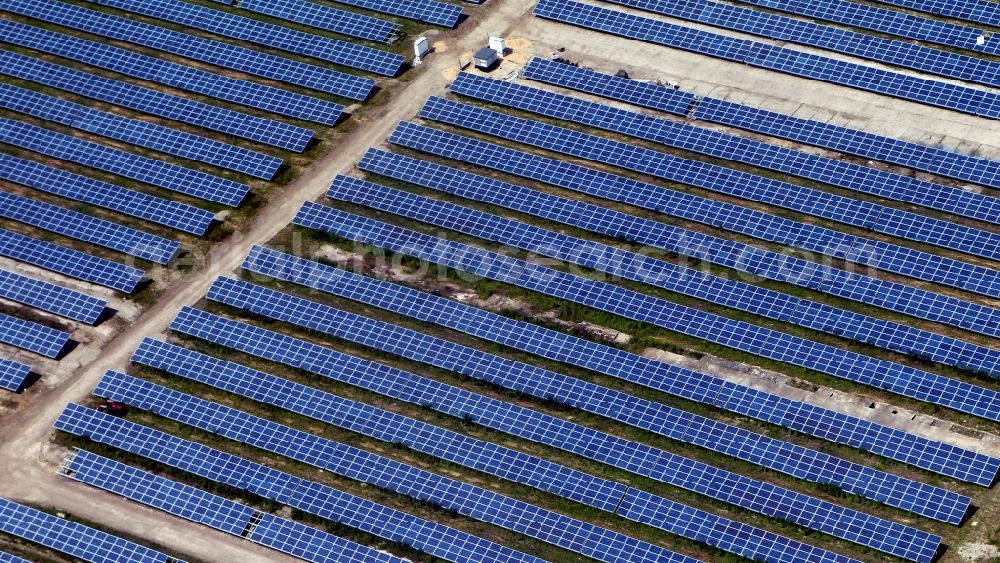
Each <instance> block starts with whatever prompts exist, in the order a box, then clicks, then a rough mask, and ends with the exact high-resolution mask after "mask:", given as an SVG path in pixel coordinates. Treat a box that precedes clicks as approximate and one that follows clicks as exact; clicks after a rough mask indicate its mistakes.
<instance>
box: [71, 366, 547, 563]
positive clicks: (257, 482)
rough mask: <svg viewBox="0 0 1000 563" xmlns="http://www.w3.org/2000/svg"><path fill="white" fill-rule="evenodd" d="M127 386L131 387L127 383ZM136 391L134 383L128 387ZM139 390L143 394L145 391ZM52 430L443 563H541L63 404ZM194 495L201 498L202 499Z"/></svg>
mask: <svg viewBox="0 0 1000 563" xmlns="http://www.w3.org/2000/svg"><path fill="white" fill-rule="evenodd" d="M112 377H113V378H116V379H119V378H122V377H125V378H127V376H121V375H120V374H115V373H114V372H109V373H108V375H107V376H106V379H105V381H111V379H110V378H112ZM128 380H129V381H133V380H132V379H131V378H128ZM136 383H142V382H138V381H136ZM143 385H147V386H148V385H149V384H143ZM218 408H224V407H221V406H220V407H218ZM230 410H231V409H230ZM275 426H277V425H275ZM56 428H57V429H59V430H62V431H64V432H69V433H71V434H76V435H81V436H87V437H88V438H90V439H91V440H94V441H96V442H100V443H104V444H108V445H112V446H114V447H117V448H119V449H122V450H125V451H129V452H132V453H136V454H138V455H142V456H144V457H147V458H149V459H153V460H155V461H159V462H161V463H165V464H167V465H169V466H171V467H176V468H178V469H181V470H184V471H187V472H189V473H192V474H194V475H198V476H200V477H203V478H206V479H209V480H212V481H215V482H218V483H222V484H226V485H230V486H233V487H236V488H237V489H239V490H245V491H247V492H250V493H253V494H255V495H259V496H262V497H265V498H268V499H272V500H276V501H278V502H280V503H282V504H285V505H288V506H291V507H294V508H298V509H299V510H302V511H304V512H306V513H309V514H314V515H317V516H320V517H321V518H325V519H327V520H331V521H333V522H337V523H341V524H344V525H346V526H350V527H352V528H356V529H359V530H363V531H365V532H368V533H371V534H373V535H375V536H377V537H381V538H385V539H387V540H389V541H395V542H399V543H402V544H405V545H409V546H411V547H413V548H414V549H418V550H420V551H423V552H425V553H428V554H431V555H434V556H437V557H440V558H442V559H444V560H446V561H456V562H459V561H490V560H495V561H510V562H512V563H516V562H521V561H523V562H526V563H541V560H540V559H538V558H535V557H532V556H530V555H525V554H523V553H520V552H518V551H515V550H513V549H510V548H507V547H504V546H501V545H498V544H495V543H493V542H490V541H487V540H483V539H480V538H477V537H475V536H471V535H469V534H466V533H464V532H460V531H458V530H455V529H453V528H449V527H447V526H444V525H441V524H438V523H436V522H431V521H427V520H423V519H420V518H417V517H415V516H411V515H410V514H407V513H405V512H401V511H398V510H394V509H391V508H388V507H386V506H384V505H381V504H377V503H374V502H371V501H368V500H366V499H363V498H360V497H356V496H354V495H350V494H348V493H344V492H341V491H338V490H336V489H333V488H331V487H327V486H324V485H321V484H319V483H314V482H311V481H307V480H305V479H302V478H299V477H294V476H292V475H289V474H287V473H282V472H280V471H276V470H274V469H271V468H269V467H266V466H263V465H261V464H258V463H253V462H251V461H247V460H245V459H242V458H239V457H236V456H233V455H231V454H227V453H224V452H221V451H218V450H215V449H212V448H209V447H207V446H204V445H201V444H198V443H195V442H190V441H187V440H182V439H180V438H177V437H175V436H171V435H170V434H166V433H164V432H160V431H158V430H154V429H152V428H147V427H145V426H142V425H140V424H136V423H133V422H128V421H125V420H122V419H119V418H116V417H113V416H110V415H107V414H104V413H100V412H97V411H93V410H90V409H87V408H84V407H81V406H79V405H75V404H70V405H69V406H67V408H66V409H65V410H64V411H63V413H62V415H60V417H59V419H58V420H57V421H56ZM274 437H275V438H279V437H280V438H282V439H284V440H285V442H286V443H288V444H287V445H288V446H289V447H290V448H296V447H302V446H303V444H301V443H300V442H290V440H291V438H290V437H288V436H285V435H279V436H274ZM149 439H155V440H157V442H156V443H158V444H160V445H161V447H160V448H143V447H142V443H143V442H142V440H149ZM329 461H330V462H331V463H335V462H337V461H338V459H337V458H332V459H330V460H329ZM342 463H344V464H345V466H346V465H350V464H352V463H357V462H356V460H353V459H344V460H342ZM244 476H253V478H250V479H247V478H244ZM128 490H129V489H128V488H126V487H123V488H122V489H121V490H117V489H116V491H115V492H118V494H126V493H127V491H128ZM196 494H198V495H199V496H201V495H203V494H205V493H196ZM215 498H217V497H215ZM229 506H230V507H233V508H234V509H235V510H233V511H232V513H233V516H229V517H227V519H226V520H224V521H222V522H221V524H222V525H221V526H219V527H220V529H222V530H223V531H227V532H229V533H233V534H242V532H243V531H244V530H245V529H246V525H245V522H247V520H244V515H246V516H251V515H252V511H251V510H250V509H249V508H248V507H242V505H235V504H230V505H229ZM189 514H191V516H192V517H197V516H198V514H199V513H198V512H197V511H191V512H190V513H189ZM185 517H188V516H185ZM196 521H198V520H196ZM263 523H264V522H263V521H262V524H263ZM257 529H258V530H260V533H259V534H251V535H250V539H251V541H261V540H264V541H266V540H268V539H269V537H268V536H264V534H266V533H267V531H268V530H272V531H275V530H280V529H281V528H280V527H277V526H273V527H272V526H265V527H263V528H257ZM272 541H273V540H272Z"/></svg>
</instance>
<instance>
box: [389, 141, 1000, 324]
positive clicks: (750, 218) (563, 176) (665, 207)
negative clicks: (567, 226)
mask: <svg viewBox="0 0 1000 563" xmlns="http://www.w3.org/2000/svg"><path fill="white" fill-rule="evenodd" d="M389 140H390V142H392V143H395V144H397V145H401V146H405V147H408V148H412V149H416V150H420V151H423V152H426V153H431V154H435V155H438V156H444V157H448V158H452V159H456V160H460V161H462V162H469V163H473V164H476V165H479V166H484V167H486V168H490V169H494V170H499V171H502V172H506V173H509V174H513V175H516V176H521V177H525V178H529V179H532V180H536V181H539V182H544V183H546V184H550V185H554V186H557V187H560V188H565V189H568V190H573V191H578V192H581V193H585V194H589V195H592V196H595V197H599V198H603V199H607V200H611V201H616V202H621V203H627V204H629V205H633V206H636V207H639V208H643V209H649V210H652V211H656V212H659V213H664V214H666V215H669V216H674V217H680V218H683V219H688V220H692V221H696V222H699V223H703V224H706V225H710V226H712V227H716V228H719V229H723V230H726V231H732V232H738V233H742V234H747V235H750V236H753V237H757V238H761V239H764V240H781V241H787V242H790V243H794V242H795V240H797V239H794V238H793V239H791V240H789V238H788V237H787V236H785V235H784V233H786V232H796V231H794V230H793V229H792V228H791V226H792V224H791V223H789V222H788V221H787V220H786V219H783V218H781V217H777V216H775V215H769V214H766V213H761V212H759V211H757V210H754V209H749V208H745V207H739V206H736V205H733V204H730V203H727V202H720V201H714V200H711V199H707V198H702V197H698V196H694V195H690V194H687V193H684V192H680V191H672V190H668V189H666V188H663V187H661V186H657V185H653V184H648V183H644V182H640V181H637V180H633V179H631V178H625V177H622V176H617V175H614V174H610V173H607V172H603V171H598V170H594V169H591V168H586V167H583V166H580V165H577V164H572V163H569V162H566V161H560V160H553V159H550V158H544V157H541V156H538V155H536V154H532V153H527V152H523V151H516V150H513V149H510V148H507V147H502V146H500V145H496V144H491V143H486V142H483V141H479V140H476V139H470V138H468V137H463V136H460V135H455V134H453V133H448V132H445V131H440V130H437V129H431V128H429V127H424V126H421V125H416V124H413V123H409V122H405V121H404V122H400V123H399V124H398V125H397V126H396V129H395V131H393V133H392V135H391V136H390V137H389ZM658 228H659V229H661V230H662V229H667V228H668V227H667V226H665V225H662V226H658ZM669 232H673V233H676V234H675V236H673V237H663V238H662V239H661V240H659V241H658V244H659V245H663V246H669V247H670V248H671V250H672V251H673V252H677V253H678V254H680V255H682V256H691V257H695V258H698V259H699V260H703V261H706V262H711V263H714V264H719V265H722V266H726V267H728V268H733V269H735V270H738V271H742V272H747V273H752V274H754V275H758V276H761V277H764V278H768V279H774V280H778V281H781V282H784V283H790V284H793V285H798V286H801V287H807V288H809V289H812V290H814V291H819V292H822V293H827V294H830V295H836V296H838V297H843V298H846V299H851V300H854V301H857V302H860V303H864V304H866V305H873V306H876V307H881V308H884V309H888V310H892V311H897V312H900V313H904V314H907V315H912V316H915V317H918V318H923V319H928V320H933V321H936V322H941V323H945V324H950V325H953V326H958V327H961V328H965V329H968V330H972V331H974V332H979V333H982V334H987V335H990V336H1000V311H998V310H996V309H991V308H989V307H984V306H981V305H978V304H975V303H971V302H968V301H962V300H960V299H957V298H954V297H951V296H946V295H943V294H938V293H932V292H929V291H925V290H922V289H918V288H915V287H912V286H908V285H904V284H900V283H896V282H892V281H887V280H881V279H878V278H874V277H868V276H865V275H861V274H858V273H855V272H851V271H847V270H841V269H837V268H833V267H831V266H827V265H821V264H817V263H816V262H811V261H807V260H804V259H801V258H796V257H792V256H788V255H787V254H783V253H777V252H771V251H768V250H763V249H761V248H757V247H754V246H749V245H746V244H743V243H739V242H734V241H731V240H726V239H723V238H718V237H713V236H709V235H705V234H703V233H700V232H696V231H692V230H687V229H680V228H674V229H673V230H672V231H668V233H669ZM629 234H630V235H632V236H638V235H636V234H635V233H629Z"/></svg>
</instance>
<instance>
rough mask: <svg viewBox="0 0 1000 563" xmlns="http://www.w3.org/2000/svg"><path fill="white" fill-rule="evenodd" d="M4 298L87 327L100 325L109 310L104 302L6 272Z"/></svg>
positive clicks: (1, 282)
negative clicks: (97, 323) (101, 319)
mask: <svg viewBox="0 0 1000 563" xmlns="http://www.w3.org/2000/svg"><path fill="white" fill-rule="evenodd" d="M0 297H2V298H4V299H9V300H11V301H15V302H17V303H22V304H24V305H28V306H29V307H34V308H36V309H41V310H42V311H47V312H49V313H52V314H55V315H59V316H62V317H66V318H67V319H73V320H75V321H80V322H84V323H87V324H94V323H96V322H97V320H98V319H99V318H101V314H102V313H103V312H104V310H105V308H107V306H108V303H107V301H105V300H103V299H98V298H96V297H91V296H89V295H87V294H85V293H80V292H79V291H73V290H72V289H66V288H64V287H59V286H58V285H55V284H51V283H49V282H44V281H41V280H36V279H34V278H29V277H27V276H22V275H21V274H17V273H14V272H10V271H8V270H2V269H0Z"/></svg>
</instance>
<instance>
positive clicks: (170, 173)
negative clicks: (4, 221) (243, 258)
mask: <svg viewBox="0 0 1000 563" xmlns="http://www.w3.org/2000/svg"><path fill="white" fill-rule="evenodd" d="M0 142H3V143H7V144H10V145H14V146H16V147H20V148H22V149H25V150H29V151H33V152H36V153H39V154H44V155H46V156H50V157H53V158H58V159H61V160H66V161H70V162H75V163H77V164H82V165H85V166H89V167H91V168H95V169H97V170H104V171H106V172H111V173H113V174H118V175H119V176H123V177H125V178H130V179H132V180H136V181H139V182H144V183H147V184H151V185H153V186H158V187H161V188H164V189H167V190H171V191H175V192H179V193H183V194H187V195H190V196H193V197H196V198H200V199H204V200H207V201H213V202H216V203H221V204H223V205H228V206H231V207H236V206H238V205H239V204H240V202H241V201H243V198H245V197H246V195H247V193H248V192H249V191H250V188H249V186H247V185H246V184H241V183H239V182H236V181H234V180H229V179H226V178H221V177H219V176H213V175H212V174H208V173H206V172H201V171H199V170H192V169H190V168H184V167H183V166H178V165H176V164H172V163H170V162H165V161H162V160H156V159H153V158H148V157H144V156H139V155H137V154H133V153H130V152H126V151H123V150H120V149H116V148H112V147H109V146H105V145H101V144H98V143H94V142H91V141H86V140H84V139H80V138H77V137H72V136H70V135H66V134H64V133H59V132H57V131H52V130H50V129H45V128H43V127H38V126H36V125H31V124H28V123H24V122H22V121H16V120H13V119H6V118H0Z"/></svg>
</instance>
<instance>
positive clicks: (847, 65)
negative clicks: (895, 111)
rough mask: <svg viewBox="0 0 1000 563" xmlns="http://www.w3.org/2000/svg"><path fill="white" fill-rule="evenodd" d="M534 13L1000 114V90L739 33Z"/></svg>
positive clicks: (611, 15) (570, 12) (577, 5)
mask: <svg viewBox="0 0 1000 563" xmlns="http://www.w3.org/2000/svg"><path fill="white" fill-rule="evenodd" d="M534 13H535V15H537V16H539V17H543V18H547V19H551V20H555V21H560V22H563V23H569V24H573V25H577V26H580V27H584V28H588V29H593V30H596V31H601V32H605V33H611V34H614V35H619V36H622V37H627V38H630V39H639V40H642V41H648V42H651V43H655V44H658V45H664V46H667V47H674V48H678V49H685V50H688V51H694V52H697V53H701V54H705V55H709V56H713V57H717V58H722V59H726V60H730V61H735V62H739V63H744V64H748V65H751V66H756V67H760V68H766V69H770V70H776V71H779V72H784V73H786V74H792V75H796V76H802V77H806V78H812V79H815V80H823V81H827V82H832V83H834V84H841V85H844V86H850V87H853V88H858V89H861V90H867V91H871V92H876V93H880V94H885V95H888V96H893V97H897V98H902V99H906V100H910V101H915V102H919V103H924V104H929V105H933V106H938V107H943V108H948V109H952V110H955V111H960V112H963V113H969V114H972V115H978V116H982V117H990V118H993V119H1000V94H995V93H992V92H986V91H983V90H978V89H975V88H969V87H966V86H961V85H957V84H951V83H947V82H941V81H937V80H929V79H925V78H920V77H917V76H912V75H908V74H902V73H898V72H892V71H888V70H882V69H877V68H874V67H869V66H865V65H860V64H855V63H851V62H847V61H842V60H839V59H833V58H829V57H824V56H820V55H812V54H808V53H804V52H800V51H796V50H792V49H788V48H784V47H776V46H773V45H766V44H763V43H757V42H754V41H748V40H743V39H735V38H731V37H727V36H725V35H721V34H717V33H712V32H707V31H701V30H697V29H693V28H689V27H685V26H680V25H674V24H670V23H667V22H664V21H658V20H653V19H649V18H644V17H641V16H636V15H633V14H626V13H624V12H619V11H616V10H609V9H606V8H601V7H598V6H593V5H590V4H584V3H582V2H578V1H576V0H539V2H538V3H537V4H536V5H535V11H534Z"/></svg>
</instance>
